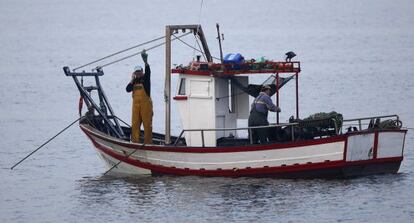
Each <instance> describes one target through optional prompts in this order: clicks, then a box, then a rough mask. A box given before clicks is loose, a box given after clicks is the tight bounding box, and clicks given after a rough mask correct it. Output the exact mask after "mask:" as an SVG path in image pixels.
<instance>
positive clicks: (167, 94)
mask: <svg viewBox="0 0 414 223" xmlns="http://www.w3.org/2000/svg"><path fill="white" fill-rule="evenodd" d="M186 30H189V31H190V32H193V33H194V36H195V37H197V36H198V37H199V39H200V41H201V45H202V46H203V51H204V54H205V55H206V58H207V61H208V62H213V57H212V56H211V53H210V50H209V48H208V45H207V41H206V38H205V36H204V33H203V29H202V28H201V25H170V26H166V27H165V85H164V101H165V144H171V35H173V33H178V32H179V31H182V32H186Z"/></svg>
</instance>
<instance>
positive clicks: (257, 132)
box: [249, 85, 280, 144]
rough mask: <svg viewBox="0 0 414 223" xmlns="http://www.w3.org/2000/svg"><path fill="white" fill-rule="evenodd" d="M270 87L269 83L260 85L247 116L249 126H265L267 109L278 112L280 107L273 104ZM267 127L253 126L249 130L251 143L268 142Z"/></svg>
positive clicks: (266, 123)
mask: <svg viewBox="0 0 414 223" xmlns="http://www.w3.org/2000/svg"><path fill="white" fill-rule="evenodd" d="M271 91H272V88H271V87H270V86H269V85H265V86H263V87H262V91H261V92H260V94H259V96H257V97H256V99H254V101H253V103H252V105H251V110H250V116H249V127H253V126H267V125H269V122H268V121H267V115H268V111H272V112H280V108H279V107H277V106H276V105H275V104H273V102H272V99H271V98H270V96H269V95H271ZM268 131H269V129H268V128H255V129H252V130H251V133H252V139H253V143H258V141H260V143H261V144H264V143H267V142H268V137H269V134H268Z"/></svg>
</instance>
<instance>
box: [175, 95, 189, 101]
mask: <svg viewBox="0 0 414 223" xmlns="http://www.w3.org/2000/svg"><path fill="white" fill-rule="evenodd" d="M173 99H174V100H177V101H182V100H187V99H188V97H187V96H184V95H177V96H175V97H173Z"/></svg>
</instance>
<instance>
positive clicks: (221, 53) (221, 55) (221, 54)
mask: <svg viewBox="0 0 414 223" xmlns="http://www.w3.org/2000/svg"><path fill="white" fill-rule="evenodd" d="M216 28H217V39H218V41H219V47H220V60H221V63H223V49H222V48H221V38H220V26H219V24H218V23H216Z"/></svg>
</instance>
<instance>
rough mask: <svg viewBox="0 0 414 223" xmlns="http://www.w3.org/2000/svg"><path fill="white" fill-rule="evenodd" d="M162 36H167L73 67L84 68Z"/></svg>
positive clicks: (141, 44)
mask: <svg viewBox="0 0 414 223" xmlns="http://www.w3.org/2000/svg"><path fill="white" fill-rule="evenodd" d="M162 38H165V36H160V37H158V38H155V39H153V40H150V41H147V42H144V43H140V44H138V45H135V46H132V47H129V48H127V49H124V50H121V51H118V52H115V53H112V54H110V55H108V56H105V57H102V58H100V59H97V60H94V61H92V62H89V63H87V64H84V65H82V66H79V67H76V68H75V69H73V71H76V70H78V69H80V68H83V67H86V66H89V65H91V64H94V63H97V62H99V61H102V60H105V59H108V58H110V57H113V56H115V55H118V54H120V53H123V52H126V51H128V50H132V49H135V48H137V47H140V46H143V45H146V44H148V43H152V42H155V41H157V40H160V39H162Z"/></svg>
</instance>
